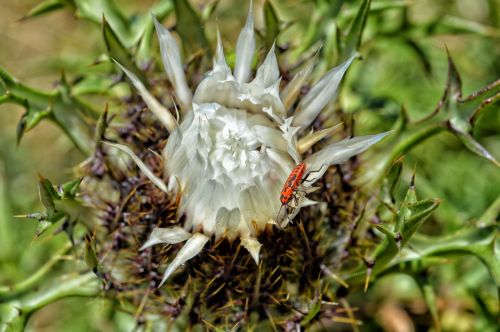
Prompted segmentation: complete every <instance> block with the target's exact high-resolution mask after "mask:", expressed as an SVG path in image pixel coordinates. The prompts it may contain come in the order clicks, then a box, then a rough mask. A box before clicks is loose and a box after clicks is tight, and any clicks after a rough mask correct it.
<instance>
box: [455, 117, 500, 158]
mask: <svg viewBox="0 0 500 332" xmlns="http://www.w3.org/2000/svg"><path fill="white" fill-rule="evenodd" d="M452 130H453V132H454V133H455V135H456V136H457V137H458V138H459V139H460V141H462V143H463V144H464V146H465V147H466V148H467V149H468V150H470V151H472V152H474V153H475V154H477V155H478V156H480V157H483V158H485V159H487V160H489V161H491V162H492V163H493V164H494V165H495V166H497V167H500V162H498V160H496V159H495V157H494V156H493V155H492V154H491V153H490V152H489V151H488V150H486V149H485V148H484V147H483V146H482V145H481V144H480V143H479V142H478V141H476V139H475V138H474V137H472V135H470V134H469V133H467V132H464V131H462V130H461V129H460V128H455V127H453V126H452Z"/></svg>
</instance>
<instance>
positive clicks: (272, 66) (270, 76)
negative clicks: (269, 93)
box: [254, 44, 280, 87]
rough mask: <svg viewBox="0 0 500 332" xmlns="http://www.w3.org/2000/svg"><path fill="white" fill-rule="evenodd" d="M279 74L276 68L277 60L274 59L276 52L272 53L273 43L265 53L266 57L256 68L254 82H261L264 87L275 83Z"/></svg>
mask: <svg viewBox="0 0 500 332" xmlns="http://www.w3.org/2000/svg"><path fill="white" fill-rule="evenodd" d="M279 76H280V71H279V68H278V60H276V54H275V53H274V44H273V46H272V47H271V49H270V50H269V53H267V56H266V59H265V60H264V62H263V63H262V65H261V66H260V67H259V69H257V74H256V75H255V79H254V81H255V82H259V83H262V84H263V85H264V87H268V86H270V85H271V84H273V83H275V82H276V81H277V80H278V78H279Z"/></svg>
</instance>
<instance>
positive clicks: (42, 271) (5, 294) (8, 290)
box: [0, 243, 71, 301]
mask: <svg viewBox="0 0 500 332" xmlns="http://www.w3.org/2000/svg"><path fill="white" fill-rule="evenodd" d="M70 248H71V244H70V243H68V244H66V245H64V246H63V247H62V248H61V249H60V250H59V251H58V252H57V253H56V254H55V255H53V256H52V258H51V259H50V260H49V261H48V262H47V263H45V265H43V266H42V267H41V268H39V269H38V271H36V272H35V273H34V274H32V275H31V276H30V277H28V278H27V279H24V280H23V281H21V282H19V283H17V284H15V285H12V286H0V300H1V301H3V300H8V299H11V298H13V297H14V296H16V295H18V294H20V293H24V292H26V291H27V290H29V289H30V288H32V287H33V286H35V285H36V284H38V283H39V282H40V281H41V280H42V279H43V277H45V276H46V275H47V273H48V272H50V271H51V269H52V268H53V267H54V266H55V265H56V264H57V263H59V262H60V261H61V258H62V256H64V255H65V254H66V253H67V252H68V251H69V249H70Z"/></svg>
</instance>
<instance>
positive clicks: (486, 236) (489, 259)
mask: <svg viewBox="0 0 500 332" xmlns="http://www.w3.org/2000/svg"><path fill="white" fill-rule="evenodd" d="M497 236H498V227H497V226H496V225H493V226H488V227H483V228H470V229H468V230H465V231H461V232H457V233H455V234H451V235H448V236H442V237H426V236H423V235H420V234H418V235H415V236H414V238H412V240H411V241H410V243H409V248H411V250H408V249H404V250H402V251H401V253H400V254H399V255H396V256H395V257H394V259H393V260H391V261H390V262H388V264H385V265H384V266H380V268H378V269H377V270H375V269H374V272H373V274H372V276H383V275H386V274H389V273H393V272H401V273H408V274H414V273H415V269H416V268H417V269H424V268H427V267H430V266H434V265H438V264H442V263H443V260H442V258H443V257H444V256H457V255H458V256H461V255H474V256H476V257H478V258H479V259H480V260H481V261H482V262H483V264H485V266H486V267H487V268H488V270H489V272H490V274H491V276H492V278H493V280H494V281H495V283H496V285H497V288H498V289H499V292H500V287H499V286H500V265H499V264H498V255H496V254H495V252H494V244H495V240H496V238H497ZM365 276H366V268H359V269H357V270H356V271H353V272H352V273H351V274H349V275H347V276H346V277H345V278H344V280H345V281H346V282H347V283H348V284H349V285H350V286H356V285H361V284H362V283H363V282H364V279H365Z"/></svg>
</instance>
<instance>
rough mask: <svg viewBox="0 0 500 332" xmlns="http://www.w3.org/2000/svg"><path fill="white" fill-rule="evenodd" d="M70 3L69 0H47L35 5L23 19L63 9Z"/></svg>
mask: <svg viewBox="0 0 500 332" xmlns="http://www.w3.org/2000/svg"><path fill="white" fill-rule="evenodd" d="M68 4H69V1H67V0H45V1H42V2H40V3H39V4H37V5H36V6H35V7H33V8H32V9H31V10H30V11H29V12H28V13H27V14H26V15H25V16H24V17H23V19H28V18H32V17H36V16H40V15H43V14H47V13H50V12H53V11H55V10H58V9H61V8H63V7H65V6H66V5H68Z"/></svg>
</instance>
